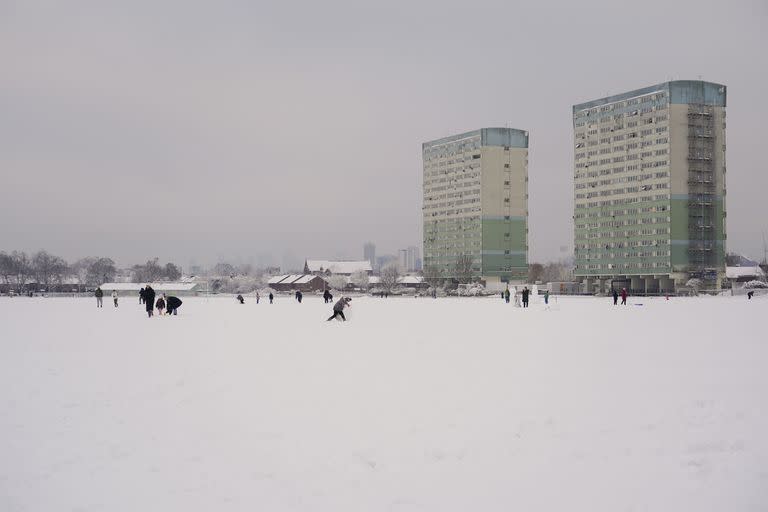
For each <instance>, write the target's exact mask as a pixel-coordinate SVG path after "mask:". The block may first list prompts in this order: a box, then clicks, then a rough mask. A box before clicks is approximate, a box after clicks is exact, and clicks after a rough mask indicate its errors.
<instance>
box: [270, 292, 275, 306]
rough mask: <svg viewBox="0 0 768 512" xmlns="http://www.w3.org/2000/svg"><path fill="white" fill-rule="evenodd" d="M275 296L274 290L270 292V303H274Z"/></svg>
mask: <svg viewBox="0 0 768 512" xmlns="http://www.w3.org/2000/svg"><path fill="white" fill-rule="evenodd" d="M274 298H275V296H274V295H272V292H269V303H270V304H272V301H273V300H274Z"/></svg>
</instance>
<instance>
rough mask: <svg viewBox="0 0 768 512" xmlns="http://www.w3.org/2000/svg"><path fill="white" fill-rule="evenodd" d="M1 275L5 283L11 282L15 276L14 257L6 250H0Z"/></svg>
mask: <svg viewBox="0 0 768 512" xmlns="http://www.w3.org/2000/svg"><path fill="white" fill-rule="evenodd" d="M0 276H2V277H3V281H5V284H11V278H12V277H13V276H14V270H13V258H12V257H11V256H9V255H8V254H6V253H4V252H0Z"/></svg>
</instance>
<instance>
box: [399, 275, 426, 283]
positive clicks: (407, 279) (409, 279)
mask: <svg viewBox="0 0 768 512" xmlns="http://www.w3.org/2000/svg"><path fill="white" fill-rule="evenodd" d="M397 282H398V283H400V284H421V283H423V282H424V278H423V277H421V276H403V277H401V278H400V279H398V280H397Z"/></svg>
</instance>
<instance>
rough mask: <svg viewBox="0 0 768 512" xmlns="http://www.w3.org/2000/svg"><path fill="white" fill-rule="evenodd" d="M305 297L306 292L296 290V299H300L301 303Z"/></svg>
mask: <svg viewBox="0 0 768 512" xmlns="http://www.w3.org/2000/svg"><path fill="white" fill-rule="evenodd" d="M303 298H304V294H303V293H301V290H298V291H297V292H296V300H298V301H299V304H301V299H303Z"/></svg>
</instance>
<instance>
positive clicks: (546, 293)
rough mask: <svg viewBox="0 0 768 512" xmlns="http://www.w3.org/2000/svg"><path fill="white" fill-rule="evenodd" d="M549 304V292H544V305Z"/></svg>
mask: <svg viewBox="0 0 768 512" xmlns="http://www.w3.org/2000/svg"><path fill="white" fill-rule="evenodd" d="M548 304H549V290H547V291H545V292H544V305H548Z"/></svg>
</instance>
